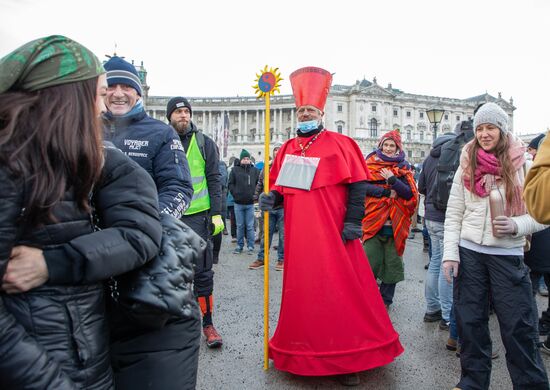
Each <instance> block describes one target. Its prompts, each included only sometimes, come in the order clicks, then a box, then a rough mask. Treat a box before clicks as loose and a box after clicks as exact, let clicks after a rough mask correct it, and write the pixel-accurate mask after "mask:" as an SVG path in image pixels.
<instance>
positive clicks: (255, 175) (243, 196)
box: [228, 164, 260, 204]
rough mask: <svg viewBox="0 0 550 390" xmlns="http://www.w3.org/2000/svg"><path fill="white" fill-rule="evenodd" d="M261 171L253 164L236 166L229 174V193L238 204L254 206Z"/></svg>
mask: <svg viewBox="0 0 550 390" xmlns="http://www.w3.org/2000/svg"><path fill="white" fill-rule="evenodd" d="M259 178H260V170H259V169H258V168H256V167H254V166H252V165H251V164H240V165H235V166H234V167H233V169H232V170H231V173H230V174H229V183H228V187H229V191H231V194H232V195H233V199H234V200H235V203H237V204H253V203H254V192H255V191H256V184H257V183H258V179H259Z"/></svg>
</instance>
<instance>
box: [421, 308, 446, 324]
mask: <svg viewBox="0 0 550 390" xmlns="http://www.w3.org/2000/svg"><path fill="white" fill-rule="evenodd" d="M442 318H443V317H441V310H438V311H436V312H433V313H426V314H424V322H437V321H441V319H442Z"/></svg>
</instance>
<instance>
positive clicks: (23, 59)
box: [0, 35, 105, 93]
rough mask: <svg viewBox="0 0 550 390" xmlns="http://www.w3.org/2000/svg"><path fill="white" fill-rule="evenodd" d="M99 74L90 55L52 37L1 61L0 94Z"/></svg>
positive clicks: (100, 70) (72, 43) (98, 65)
mask: <svg viewBox="0 0 550 390" xmlns="http://www.w3.org/2000/svg"><path fill="white" fill-rule="evenodd" d="M102 73H105V70H104V69H103V65H101V62H99V59H98V58H97V57H96V56H95V55H94V54H93V53H92V52H91V51H89V50H88V49H86V48H85V47H84V46H82V45H81V44H79V43H77V42H75V41H73V40H71V39H69V38H67V37H64V36H61V35H52V36H49V37H45V38H40V39H36V40H34V41H31V42H28V43H26V44H25V45H23V46H21V47H20V48H18V49H15V50H14V51H13V52H11V53H10V54H8V55H7V56H5V57H4V58H2V59H0V93H4V92H6V91H8V90H23V91H36V90H38V89H43V88H47V87H52V86H54V85H61V84H67V83H74V82H76V81H83V80H88V79H91V78H94V77H97V76H99V75H100V74H102Z"/></svg>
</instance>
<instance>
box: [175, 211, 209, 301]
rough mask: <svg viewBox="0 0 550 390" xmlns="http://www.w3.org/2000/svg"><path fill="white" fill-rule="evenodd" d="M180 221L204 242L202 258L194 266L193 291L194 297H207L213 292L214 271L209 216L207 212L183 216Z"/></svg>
mask: <svg viewBox="0 0 550 390" xmlns="http://www.w3.org/2000/svg"><path fill="white" fill-rule="evenodd" d="M181 220H182V221H183V223H185V224H186V225H187V226H189V227H190V228H191V229H193V230H194V231H195V233H197V234H198V235H199V236H201V237H202V238H203V240H205V241H206V251H205V254H204V257H203V258H202V259H199V260H198V261H197V263H196V264H195V280H194V284H193V285H194V289H195V296H197V297H208V296H210V295H212V291H213V290H214V271H213V270H212V264H213V262H214V259H213V257H214V255H213V244H212V236H211V235H210V224H211V221H210V216H209V215H208V211H201V212H200V213H196V214H192V215H184V216H183V217H182V218H181Z"/></svg>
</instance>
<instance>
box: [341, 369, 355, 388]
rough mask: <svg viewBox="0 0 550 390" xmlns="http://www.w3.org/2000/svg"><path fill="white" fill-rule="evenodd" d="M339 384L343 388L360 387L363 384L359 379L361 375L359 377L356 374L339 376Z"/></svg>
mask: <svg viewBox="0 0 550 390" xmlns="http://www.w3.org/2000/svg"><path fill="white" fill-rule="evenodd" d="M337 378H338V382H340V384H341V385H342V386H350V387H351V386H359V384H360V383H361V380H360V379H359V375H357V373H356V372H354V373H351V374H344V375H338V377H337Z"/></svg>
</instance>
